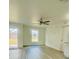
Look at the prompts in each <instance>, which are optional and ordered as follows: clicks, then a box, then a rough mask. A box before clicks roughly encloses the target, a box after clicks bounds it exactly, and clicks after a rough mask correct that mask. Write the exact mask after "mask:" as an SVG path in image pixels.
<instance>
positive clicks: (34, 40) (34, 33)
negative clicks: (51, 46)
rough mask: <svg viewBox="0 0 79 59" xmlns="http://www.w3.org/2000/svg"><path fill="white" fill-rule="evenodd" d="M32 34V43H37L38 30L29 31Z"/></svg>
mask: <svg viewBox="0 0 79 59" xmlns="http://www.w3.org/2000/svg"><path fill="white" fill-rule="evenodd" d="M31 33H32V42H39V32H38V30H34V29H33V30H31Z"/></svg>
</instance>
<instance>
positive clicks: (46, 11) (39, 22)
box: [9, 0, 69, 59]
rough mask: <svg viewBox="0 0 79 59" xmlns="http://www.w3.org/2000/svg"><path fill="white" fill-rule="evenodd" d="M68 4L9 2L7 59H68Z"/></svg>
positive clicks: (62, 0)
mask: <svg viewBox="0 0 79 59" xmlns="http://www.w3.org/2000/svg"><path fill="white" fill-rule="evenodd" d="M68 23H69V1H68V0H9V59H69V24H68Z"/></svg>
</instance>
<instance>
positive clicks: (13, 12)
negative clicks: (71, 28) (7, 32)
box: [9, 0, 69, 26]
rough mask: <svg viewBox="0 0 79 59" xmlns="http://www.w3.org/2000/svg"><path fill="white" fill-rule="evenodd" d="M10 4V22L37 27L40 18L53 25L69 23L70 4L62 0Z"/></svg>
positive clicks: (23, 0) (25, 0) (19, 0)
mask: <svg viewBox="0 0 79 59" xmlns="http://www.w3.org/2000/svg"><path fill="white" fill-rule="evenodd" d="M9 3H10V4H9V5H10V8H9V9H10V10H9V13H10V14H9V15H10V16H9V18H10V22H18V23H23V24H27V25H37V24H36V23H37V22H38V20H39V19H40V17H45V20H46V19H48V20H51V25H52V24H58V23H63V22H64V21H68V8H69V4H68V2H64V1H60V0H10V2H9ZM37 26H39V25H37Z"/></svg>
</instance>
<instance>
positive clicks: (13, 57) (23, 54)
mask: <svg viewBox="0 0 79 59" xmlns="http://www.w3.org/2000/svg"><path fill="white" fill-rule="evenodd" d="M9 59H65V58H64V55H63V53H62V52H60V51H57V50H55V49H52V48H49V47H46V46H29V47H25V48H21V49H10V50H9Z"/></svg>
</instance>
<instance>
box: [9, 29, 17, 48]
mask: <svg viewBox="0 0 79 59" xmlns="http://www.w3.org/2000/svg"><path fill="white" fill-rule="evenodd" d="M17 32H18V30H17V29H16V28H10V29H9V45H10V46H12V47H13V46H17V35H18V34H17Z"/></svg>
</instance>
